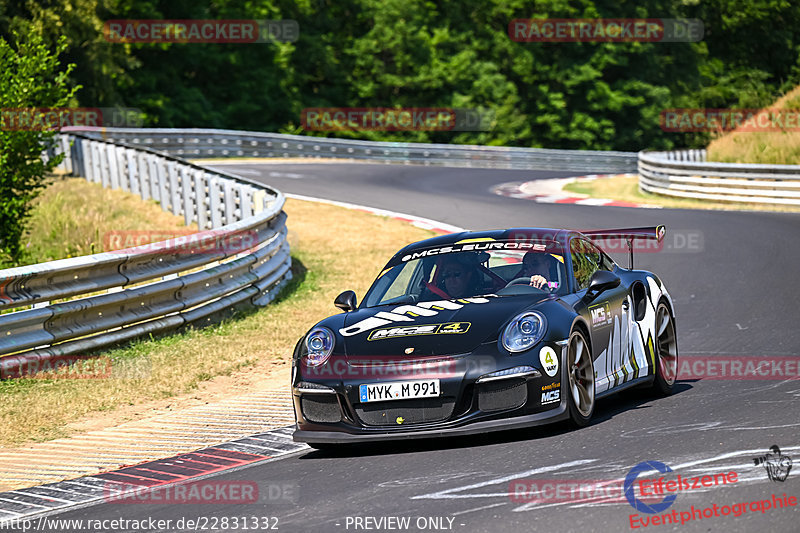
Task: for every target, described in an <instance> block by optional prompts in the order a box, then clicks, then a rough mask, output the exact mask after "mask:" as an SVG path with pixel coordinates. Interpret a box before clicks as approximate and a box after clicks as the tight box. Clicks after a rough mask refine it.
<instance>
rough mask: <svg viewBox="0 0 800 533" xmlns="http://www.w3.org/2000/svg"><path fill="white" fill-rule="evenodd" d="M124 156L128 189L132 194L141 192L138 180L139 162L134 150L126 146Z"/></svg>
mask: <svg viewBox="0 0 800 533" xmlns="http://www.w3.org/2000/svg"><path fill="white" fill-rule="evenodd" d="M125 154H126V158H127V159H128V179H129V180H130V181H129V182H128V187H129V190H130V191H131V192H132V193H133V194H141V192H140V181H139V172H138V170H139V164H138V159H139V158H138V157H137V156H136V150H134V149H133V148H126V149H125Z"/></svg>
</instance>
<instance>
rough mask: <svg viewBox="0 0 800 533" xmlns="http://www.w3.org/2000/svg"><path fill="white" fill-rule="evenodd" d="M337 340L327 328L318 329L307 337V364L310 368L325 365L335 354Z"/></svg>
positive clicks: (313, 330)
mask: <svg viewBox="0 0 800 533" xmlns="http://www.w3.org/2000/svg"><path fill="white" fill-rule="evenodd" d="M335 343H336V339H335V337H334V336H333V332H332V331H331V330H329V329H328V328H325V327H322V326H320V327H316V328H314V329H312V330H311V331H310V332H309V333H308V335H306V340H305V344H306V363H307V364H308V366H320V365H324V364H325V362H326V361H327V360H328V358H329V357H330V356H331V353H333V345H334V344H335Z"/></svg>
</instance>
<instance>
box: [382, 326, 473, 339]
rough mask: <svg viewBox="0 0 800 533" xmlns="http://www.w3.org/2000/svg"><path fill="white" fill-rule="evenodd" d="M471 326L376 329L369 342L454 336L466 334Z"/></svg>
mask: <svg viewBox="0 0 800 533" xmlns="http://www.w3.org/2000/svg"><path fill="white" fill-rule="evenodd" d="M470 325H471V324H470V323H469V322H447V323H444V324H425V325H424V326H406V327H397V328H383V329H376V330H375V331H373V332H372V333H370V334H369V337H367V340H370V341H376V340H380V339H391V338H394V337H412V336H415V335H453V334H458V333H466V332H467V331H468V330H469V327H470Z"/></svg>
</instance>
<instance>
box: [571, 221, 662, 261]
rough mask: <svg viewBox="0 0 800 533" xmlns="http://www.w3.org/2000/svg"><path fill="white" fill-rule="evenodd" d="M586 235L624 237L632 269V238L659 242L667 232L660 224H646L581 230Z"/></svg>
mask: <svg viewBox="0 0 800 533" xmlns="http://www.w3.org/2000/svg"><path fill="white" fill-rule="evenodd" d="M581 233H583V234H584V235H586V236H587V237H603V238H615V237H616V238H618V239H625V242H626V244H627V245H628V253H629V261H630V265H629V266H628V269H630V270H633V240H634V239H647V240H655V241H657V242H661V241H663V240H664V235H666V233H667V228H666V227H665V226H664V225H663V224H660V225H658V226H646V227H643V228H621V229H593V230H588V231H582V232H581Z"/></svg>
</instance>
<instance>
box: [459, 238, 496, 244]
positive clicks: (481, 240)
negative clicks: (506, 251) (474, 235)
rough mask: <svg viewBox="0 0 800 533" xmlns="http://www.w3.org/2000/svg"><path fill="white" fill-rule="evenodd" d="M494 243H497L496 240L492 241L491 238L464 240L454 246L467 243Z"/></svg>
mask: <svg viewBox="0 0 800 533" xmlns="http://www.w3.org/2000/svg"><path fill="white" fill-rule="evenodd" d="M493 241H495V239H492V238H491V237H481V238H478V239H464V240H461V241H458V242H456V243H454V244H463V243H465V242H493Z"/></svg>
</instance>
